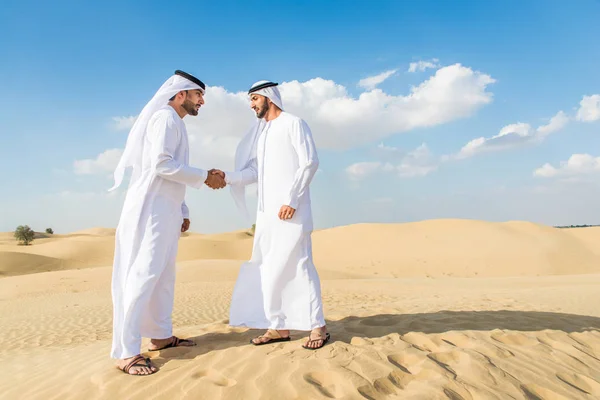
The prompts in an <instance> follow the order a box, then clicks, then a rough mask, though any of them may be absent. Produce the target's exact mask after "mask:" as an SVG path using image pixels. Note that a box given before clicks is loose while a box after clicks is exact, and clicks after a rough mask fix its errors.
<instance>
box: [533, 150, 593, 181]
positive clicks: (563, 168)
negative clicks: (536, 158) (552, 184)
mask: <svg viewBox="0 0 600 400" xmlns="http://www.w3.org/2000/svg"><path fill="white" fill-rule="evenodd" d="M594 172H600V157H593V156H591V155H589V154H573V155H572V156H571V157H569V159H568V160H567V161H561V162H560V165H559V166H558V167H553V166H552V165H551V164H549V163H546V164H544V165H542V166H541V167H540V168H537V169H536V170H535V171H533V176H535V177H539V178H554V177H574V176H576V175H584V174H590V173H594Z"/></svg>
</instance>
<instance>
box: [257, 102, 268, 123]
mask: <svg viewBox="0 0 600 400" xmlns="http://www.w3.org/2000/svg"><path fill="white" fill-rule="evenodd" d="M267 111H269V105H268V104H267V102H266V101H265V104H264V106H263V107H261V108H259V109H258V112H257V113H256V118H258V119H261V118H264V117H265V115H267Z"/></svg>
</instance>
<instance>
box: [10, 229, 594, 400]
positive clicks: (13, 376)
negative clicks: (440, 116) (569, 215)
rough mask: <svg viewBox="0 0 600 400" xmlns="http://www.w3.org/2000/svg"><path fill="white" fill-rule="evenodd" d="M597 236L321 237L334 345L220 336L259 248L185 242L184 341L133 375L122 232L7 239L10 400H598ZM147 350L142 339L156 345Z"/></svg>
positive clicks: (339, 233) (210, 239) (177, 316)
mask: <svg viewBox="0 0 600 400" xmlns="http://www.w3.org/2000/svg"><path fill="white" fill-rule="evenodd" d="M598 239H600V228H578V229H556V228H551V227H546V226H541V225H536V224H531V223H527V222H518V221H517V222H507V223H489V222H483V221H465V220H435V221H422V222H418V223H410V224H389V225H386V224H358V225H352V226H344V227H338V228H333V229H326V230H321V231H316V232H315V233H314V235H313V243H314V250H315V259H316V263H317V266H318V269H319V273H320V276H321V278H322V287H323V300H324V307H325V315H326V319H327V322H328V327H329V330H330V332H331V334H332V338H333V341H332V343H330V344H329V345H327V346H326V347H325V348H323V349H321V350H318V351H307V350H304V349H302V347H301V345H302V343H303V340H305V338H306V334H307V333H306V332H295V331H294V332H292V339H293V340H292V342H290V343H284V344H274V345H267V346H261V347H255V346H252V345H250V344H249V343H248V342H249V340H250V339H251V338H252V337H253V336H254V335H257V334H259V332H257V331H254V330H245V329H234V328H231V327H230V326H228V325H227V322H228V321H227V318H228V309H229V300H230V296H231V290H232V288H233V284H234V281H235V279H236V277H237V273H238V270H239V265H240V263H241V262H242V260H245V259H247V258H248V257H249V256H250V252H251V248H252V237H251V236H249V235H248V234H247V232H245V231H238V232H230V233H224V234H218V235H206V234H196V233H191V234H186V235H184V237H182V239H181V241H180V246H181V247H180V249H181V250H180V253H179V255H178V261H179V262H178V274H177V287H176V295H175V311H174V314H173V322H174V327H175V332H174V333H175V334H177V335H180V336H182V337H190V338H194V339H195V340H196V341H197V343H198V346H196V347H194V348H177V349H169V350H163V351H158V352H148V353H145V354H147V355H149V356H150V357H151V358H152V360H153V362H154V363H155V364H156V365H157V366H159V367H160V371H159V373H157V374H155V375H152V376H149V377H129V376H126V375H125V374H123V373H121V372H119V371H118V370H116V369H115V368H114V366H113V364H112V361H111V360H110V359H109V358H108V353H109V349H110V340H111V329H112V310H111V298H110V279H111V267H110V265H111V262H112V252H113V250H114V230H110V229H108V230H107V229H103V228H95V229H90V230H85V231H80V232H73V233H71V234H65V235H49V237H47V238H42V237H40V238H39V239H37V240H35V241H34V243H33V245H31V246H17V245H16V243H15V242H14V239H13V238H12V234H8V233H7V234H0V273H2V274H3V275H2V277H1V278H0V369H1V370H2V372H3V373H2V374H0V398H2V399H4V398H6V399H38V398H40V399H41V398H60V399H81V398H86V399H88V398H97V399H114V398H128V399H332V398H336V399H453V400H458V399H465V400H466V399H527V400H533V399H544V400H546V399H598V398H600V309H599V308H598V306H597V305H598V304H600V245H599V244H598V243H600V241H599V240H598ZM146 343H147V342H146V340H145V341H144V344H146Z"/></svg>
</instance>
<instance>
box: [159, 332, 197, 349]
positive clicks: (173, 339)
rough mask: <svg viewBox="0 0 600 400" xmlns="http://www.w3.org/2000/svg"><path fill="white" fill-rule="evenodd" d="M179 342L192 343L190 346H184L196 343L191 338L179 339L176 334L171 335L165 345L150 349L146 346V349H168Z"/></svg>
mask: <svg viewBox="0 0 600 400" xmlns="http://www.w3.org/2000/svg"><path fill="white" fill-rule="evenodd" d="M181 343H192V346H185V347H193V346H195V345H196V343H194V342H193V341H191V340H188V339H179V338H178V337H177V336H172V337H171V342H170V343H169V344H167V345H166V346H163V347H159V348H158V349H151V348H148V351H158V350H164V349H168V348H170V347H177V346H179V345H180V344H181Z"/></svg>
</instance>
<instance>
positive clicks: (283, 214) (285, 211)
mask: <svg viewBox="0 0 600 400" xmlns="http://www.w3.org/2000/svg"><path fill="white" fill-rule="evenodd" d="M295 212H296V210H295V209H294V208H292V207H290V206H281V208H280V209H279V219H281V220H283V219H291V218H292V217H293V216H294V213H295Z"/></svg>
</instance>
